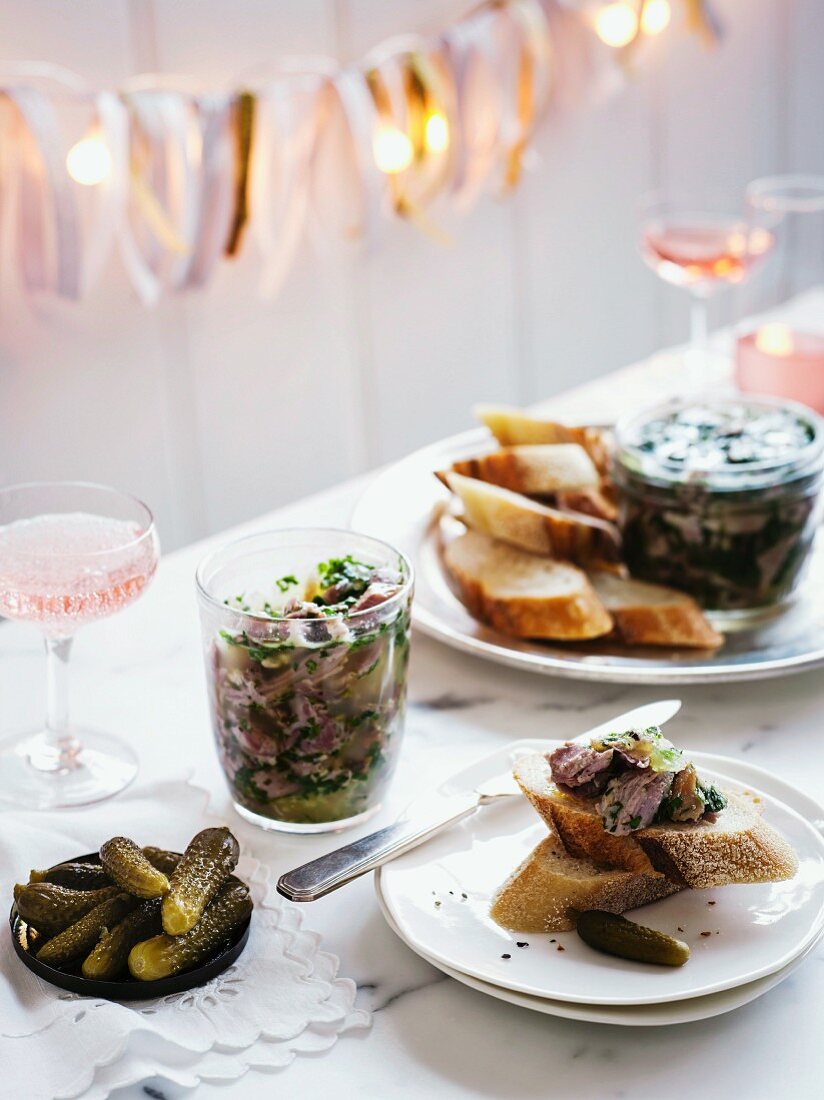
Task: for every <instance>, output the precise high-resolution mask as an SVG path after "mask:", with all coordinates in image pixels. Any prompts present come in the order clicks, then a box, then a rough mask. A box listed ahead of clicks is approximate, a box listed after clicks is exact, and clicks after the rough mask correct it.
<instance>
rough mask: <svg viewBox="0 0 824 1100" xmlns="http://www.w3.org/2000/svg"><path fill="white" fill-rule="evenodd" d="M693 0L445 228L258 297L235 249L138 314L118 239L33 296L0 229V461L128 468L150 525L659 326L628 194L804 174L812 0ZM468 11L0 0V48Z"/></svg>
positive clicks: (162, 46) (250, 498)
mask: <svg viewBox="0 0 824 1100" xmlns="http://www.w3.org/2000/svg"><path fill="white" fill-rule="evenodd" d="M676 6H677V5H676ZM714 6H715V9H716V10H717V11H718V12H719V14H720V15H721V17H722V19H723V22H724V24H725V26H726V31H727V33H726V37H725V39H724V42H723V44H722V45H721V46H720V48H718V49H717V50H714V51H707V50H704V49H702V47H701V46H700V45H699V44H698V43H697V42H695V41H694V40H692V39H688V38H685V37H684V36H683V35H679V34H674V33H670V34H667V35H665V36H663V37H662V38H661V39H658V40H656V42H655V43H654V44H652V45H651V47H650V48H648V50H647V51H646V55H645V57H644V61H643V65H642V66H641V67H640V68H639V71H638V72H637V74H636V76H635V78H634V79H633V80H631V81H630V82H629V83H628V84H627V85H626V87H624V88H623V90H621V91H619V92H618V94H617V95H615V96H614V97H613V98H611V99H608V100H606V101H604V102H601V103H597V104H594V105H582V106H578V105H570V104H564V105H563V106H558V107H556V108H555V109H554V110H553V112H552V116H551V117H550V118H549V119H548V120H547V122H546V123H545V125H544V127H543V129H542V131H541V134H540V137H539V139H538V142H537V154H538V156H537V164H536V165H535V166H534V168H533V170H532V171H531V172H530V174H529V176H528V178H527V179H526V180H525V181H524V183H523V185H522V187H521V188H520V190H519V191H518V193H517V194H516V195H515V196H514V197H513V198H511V199H510V200H508V201H505V202H501V201H498V200H496V199H493V198H488V199H484V200H483V201H481V202H480V203H479V204H478V205H477V207H476V208H475V209H474V210H472V211H471V212H470V213H468V214H466V215H463V216H457V215H455V214H452V213H451V212H449V211H448V210H446V209H439V210H438V211H437V218H438V221H439V224H441V225H442V226H443V227H444V228H445V229H446V230H447V231H448V232H449V233H450V234H451V236H452V237H453V238H454V242H455V243H454V245H453V246H452V247H449V248H443V247H440V246H438V245H437V244H435V243H433V242H432V241H431V240H430V239H429V238H427V237H425V236H422V235H421V234H420V233H419V232H418V231H417V230H416V229H414V228H413V227H411V226H410V225H407V224H404V223H387V224H386V225H385V226H384V228H383V232H382V237H381V241H380V247H379V248H377V249H374V250H372V251H367V250H365V249H364V248H362V247H358V246H352V247H346V248H344V249H341V248H334V249H330V250H328V251H323V252H322V253H318V252H317V251H316V250H314V249H313V248H312V247H310V246H308V245H307V246H306V247H305V248H304V249H303V251H302V253H301V255H300V257H299V260H298V262H297V264H296V265H295V268H294V270H293V271H292V273H291V275H290V277H289V279H288V281H287V283H286V285H285V287H284V288H283V290H282V292H281V293H280V295H279V296H278V297H277V299H275V300H274V301H263V300H261V299H260V297H259V295H258V292H257V275H258V271H257V267H256V261H255V257H254V255H253V254H252V253H251V252H250V251H249V250H247V253H246V254H245V255H243V256H241V258H240V259H239V260H238V261H237V262H235V263H233V264H231V265H224V266H223V268H222V269H221V271H220V272H219V275H218V277H217V278H216V279H215V280H214V283H213V284H212V285H211V286H210V287H208V288H207V289H206V290H205V291H203V292H200V293H196V294H191V295H188V296H185V297H176V298H173V299H171V300H169V301H166V302H164V303H163V304H162V305H161V306H160V307H159V308H158V309H156V310H146V309H144V308H143V307H142V306H140V305H139V304H138V303H137V302H136V300H135V299H134V297H133V295H132V293H131V291H130V289H129V287H128V285H127V282H126V279H125V277H124V275H123V274H122V271H121V269H120V266H119V264H118V263H114V264H113V265H112V267H111V270H110V271H108V272H107V273H106V276H105V278H104V279H103V280H102V281H101V284H100V286H99V287H98V289H97V290H96V291H95V293H94V294H93V295H92V297H90V298H89V299H88V300H87V301H86V302H84V303H82V304H81V305H79V306H74V307H70V306H66V305H62V304H59V305H55V304H39V305H37V306H33V305H32V304H31V303H28V302H26V301H25V300H22V299H21V297H20V295H19V293H18V292H17V290H16V289H15V286H14V280H13V278H12V275H13V272H12V271H11V268H10V265H9V261H8V255H7V253H5V252H3V270H2V273H0V482H7V481H12V480H24V479H30V478H38V477H78V478H90V479H97V480H105V481H110V482H113V483H116V484H120V485H123V486H127V487H129V488H130V489H132V491H134V492H137V493H138V494H140V495H142V496H144V497H145V498H146V499H147V500H149V501H150V502H151V503H152V504H153V505H154V507H155V509H156V512H157V514H158V519H159V523H160V526H161V533H162V536H163V540H164V544H165V546H166V548H172V547H174V546H176V545H180V544H182V543H184V542H186V541H189V540H191V539H193V538H195V537H197V536H199V535H201V534H204V533H206V532H208V531H213V530H217V529H220V528H221V527H224V526H227V525H228V524H230V523H233V522H235V521H238V520H241V519H243V518H246V517H248V516H251V515H254V514H255V513H258V512H261V511H264V510H266V509H269V508H271V507H273V506H275V505H277V504H279V503H283V502H286V501H288V500H290V499H293V498H295V497H298V496H301V495H304V494H306V493H308V492H311V491H313V490H315V489H318V488H321V487H323V486H325V485H329V484H332V483H334V482H335V481H338V480H340V479H343V478H345V477H347V476H349V475H351V474H354V473H356V472H358V471H360V470H363V469H366V468H368V467H369V466H372V465H375V464H377V463H379V462H384V461H387V460H390V459H393V458H396V457H398V456H399V455H401V454H403V453H404V452H406V451H408V450H410V449H411V448H413V447H416V446H419V445H421V444H423V443H426V442H428V441H430V440H432V439H435V438H437V437H438V436H441V435H443V434H445V433H447V432H451V431H455V430H458V429H460V428H462V427H464V426H466V425H467V423H468V420H469V414H468V406H469V405H470V403H471V402H472V401H475V400H481V399H487V400H491V399H500V400H511V401H528V400H535V399H538V398H540V397H545V396H548V395H551V394H552V393H555V392H558V391H560V390H562V389H564V388H566V387H568V386H570V385H572V384H576V383H578V382H581V381H583V380H585V379H587V378H591V377H594V376H596V375H598V374H600V373H603V372H605V371H608V370H611V369H613V368H615V367H618V366H620V365H622V364H623V363H626V362H628V361H631V360H634V359H637V358H639V357H641V356H643V355H646V354H648V353H650V352H651V351H653V350H654V349H655V347H657V346H660V345H661V344H665V343H670V342H674V341H675V340H678V339H681V338H682V337H683V335H684V332H685V325H686V307H685V303H684V302H683V301H682V299H681V296H680V295H679V294H678V292H675V291H670V290H668V289H667V288H665V287H663V286H661V285H659V283H658V282H657V280H656V279H655V278H654V277H653V276H652V275H651V274H650V273H649V272H647V271H646V270H645V269H644V267H643V265H642V264H641V262H640V260H639V259H638V257H637V253H636V249H637V241H636V201H637V199H638V197H639V195H640V194H641V193H642V192H643V191H645V190H647V189H649V188H651V187H654V186H656V185H660V184H663V183H676V182H680V181H683V183H684V186H691V185H695V184H708V185H710V186H714V187H718V188H728V187H729V188H737V189H740V188H741V187H742V186H743V185H744V184H745V183H746V181H747V180H748V179H750V178H752V177H753V176H755V175H760V174H763V173H765V172H773V171H783V170H788V169H793V170H805V171H818V172H822V171H824V127H822V125H821V121H820V104H821V102H822V93H824V76H823V75H822V74H823V73H824V4H822V3H821V2H820V0H714ZM468 7H471V3H470V2H469V0H393V2H392V3H387V2H386V0H232V2H231V3H230V2H229V0H74V2H73V3H72V4H66V3H65V0H35V2H24V0H0V63H2V62H3V61H9V60H22V59H46V60H50V61H55V62H58V63H60V64H64V65H66V66H68V67H70V68H72V69H75V70H77V71H79V72H82V73H83V74H84V75H85V76H86V77H87V79H88V80H89V81H90V82H92V83H101V84H102V83H117V82H119V81H122V80H124V79H125V78H127V77H128V76H130V75H133V74H135V73H137V72H141V71H147V70H158V71H174V72H186V73H192V74H194V75H195V76H200V77H204V78H208V79H210V80H213V81H218V80H224V79H225V80H229V79H231V78H232V77H233V76H237V75H241V76H242V74H243V73H244V72H246V71H252V70H255V69H257V68H259V67H260V66H264V65H266V64H272V63H273V62H276V61H277V59H278V58H279V57H283V56H286V55H295V54H307V53H323V54H327V55H332V56H337V57H339V58H341V59H342V60H345V61H347V60H352V59H354V58H357V57H359V56H361V55H362V54H363V53H365V52H366V51H367V50H368V49H370V48H371V47H372V46H373V45H375V44H376V43H377V42H378V41H380V40H382V39H383V38H386V37H388V36H391V35H394V34H396V33H404V32H407V31H420V32H422V33H427V32H432V31H435V30H437V29H438V28H439V27H441V26H443V25H444V24H445V23H447V22H448V21H450V20H451V19H453V18H455V17H456V16H457V15H459V14H460V13H461V12H462V11H464V10H466V8H468ZM679 18H680V17H679ZM719 319H720V318H719Z"/></svg>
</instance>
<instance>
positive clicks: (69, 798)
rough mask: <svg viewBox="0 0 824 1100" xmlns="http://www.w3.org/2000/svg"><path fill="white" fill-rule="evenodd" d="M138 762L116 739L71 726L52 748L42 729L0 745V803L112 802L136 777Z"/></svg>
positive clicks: (37, 806) (33, 806)
mask: <svg viewBox="0 0 824 1100" xmlns="http://www.w3.org/2000/svg"><path fill="white" fill-rule="evenodd" d="M137 768H138V763H137V757H136V756H135V754H134V753H133V752H132V750H131V749H130V748H129V746H128V745H126V744H124V743H123V742H122V741H120V740H119V739H118V738H116V737H111V736H110V735H109V734H107V733H98V732H97V731H95V730H86V729H78V728H77V727H76V726H72V727H71V728H70V729H69V730H67V731H66V737H65V738H64V739H63V741H62V742H61V746H60V747H59V748H56V747H55V746H54V745H53V744H52V741H51V737H50V735H49V734H47V733H46V732H45V731H43V730H39V731H36V732H31V731H29V732H26V733H21V734H18V735H17V736H16V737H10V738H7V739H5V740H4V741H0V802H11V803H13V804H14V805H17V806H25V807H26V808H27V809H33V810H53V809H59V808H61V807H66V806H87V805H88V804H89V803H91V802H102V801H103V799H105V798H111V796H112V795H113V794H117V793H118V792H119V791H122V790H123V789H124V788H125V787H128V785H129V784H130V783H131V781H132V780H133V779H134V777H135V776H136V775H137Z"/></svg>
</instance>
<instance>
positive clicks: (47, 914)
mask: <svg viewBox="0 0 824 1100" xmlns="http://www.w3.org/2000/svg"><path fill="white" fill-rule="evenodd" d="M119 892H120V891H119V889H118V887H117V886H104V887H102V888H101V889H100V890H72V889H70V888H69V887H68V886H58V885H56V883H53V882H33V883H31V885H29V886H26V887H24V888H23V889H22V890H21V891H20V892H19V894H18V896H17V899H16V900H17V911H18V913H19V914H20V916H21V917H22V918H23V920H24V921H26V922H27V923H28V924H32V925H34V927H35V928H36V929H37V931H38V932H40V933H41V934H42V935H44V936H53V935H55V934H56V933H57V932H61V931H62V930H63V929H64V928H68V926H69V925H70V924H74V922H75V921H77V920H80V918H81V917H83V916H85V915H86V913H88V912H90V910H92V909H94V908H95V906H97V905H100V903H101V902H103V901H107V900H108V899H109V898H113V897H114V896H115V895H116V894H118V893H119Z"/></svg>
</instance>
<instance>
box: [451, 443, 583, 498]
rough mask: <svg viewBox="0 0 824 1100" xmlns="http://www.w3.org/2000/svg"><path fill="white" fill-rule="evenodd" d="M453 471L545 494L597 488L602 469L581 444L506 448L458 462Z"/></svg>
mask: <svg viewBox="0 0 824 1100" xmlns="http://www.w3.org/2000/svg"><path fill="white" fill-rule="evenodd" d="M452 470H453V472H454V473H456V474H462V475H463V476H464V477H474V478H477V479H479V480H480V481H486V482H489V483H490V484H492V485H500V486H502V487H503V488H504V489H511V490H513V491H514V492H518V493H527V494H530V493H532V494H536V495H542V494H547V493H555V492H559V491H561V490H582V491H587V490H597V488H598V484H599V478H598V471H597V470H596V469H595V466H594V465H593V463H592V459H591V458H590V457H589V455H588V454H587V452H586V451H585V450H584V449H583V447H581V446H580V444H577V443H554V444H551V445H544V446H540V445H539V446H530V447H524V446H520V447H504V448H503V449H502V450H500V451H493V452H492V453H491V454H486V455H480V456H479V457H478V458H467V459H464V460H462V461H460V462H456V463H454V465H453V466H452Z"/></svg>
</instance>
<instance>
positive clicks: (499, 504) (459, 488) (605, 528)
mask: <svg viewBox="0 0 824 1100" xmlns="http://www.w3.org/2000/svg"><path fill="white" fill-rule="evenodd" d="M446 483H447V485H448V486H449V488H450V489H451V490H452V491H453V492H454V493H457V495H458V496H459V497H460V499H461V503H462V504H463V507H464V518H465V521H466V522H467V523H468V524H469V526H470V527H472V528H474V530H476V531H481V532H483V534H485V535H492V537H493V538H497V539H500V540H501V541H502V542H508V543H509V544H510V545H511V546H517V547H518V549H519V550H528V551H530V552H531V553H533V554H549V555H550V556H551V557H553V558H563V559H564V560H565V561H573V562H577V563H578V564H580V565H588V564H592V563H594V562H604V561H618V560H619V557H620V539H619V536H618V531H617V530H616V528H614V527H613V526H611V525H610V524H609V523H604V522H603V520H599V519H592V517H591V516H573V515H570V514H569V513H568V512H559V511H558V509H557V508H548V507H546V505H544V504H537V503H536V502H535V501H534V500H530V499H529V498H528V497H525V496H521V494H520V493H513V492H512V491H511V490H510V489H502V488H501V487H500V485H488V484H487V483H486V482H485V481H478V480H477V479H476V478H473V477H464V476H463V475H462V474H451V473H450V474H447V475H446Z"/></svg>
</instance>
